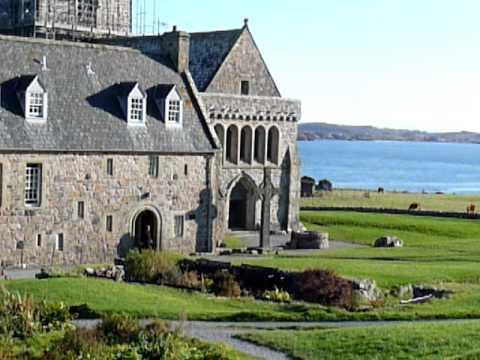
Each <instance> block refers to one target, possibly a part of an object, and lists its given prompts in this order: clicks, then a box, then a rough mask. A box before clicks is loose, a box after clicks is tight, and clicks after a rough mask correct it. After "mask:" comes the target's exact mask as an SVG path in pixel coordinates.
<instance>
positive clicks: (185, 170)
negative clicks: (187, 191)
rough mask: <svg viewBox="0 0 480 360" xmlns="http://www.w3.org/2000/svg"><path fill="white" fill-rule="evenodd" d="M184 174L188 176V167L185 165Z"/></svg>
mask: <svg viewBox="0 0 480 360" xmlns="http://www.w3.org/2000/svg"><path fill="white" fill-rule="evenodd" d="M183 173H184V174H185V176H188V165H187V164H185V167H184V168H183Z"/></svg>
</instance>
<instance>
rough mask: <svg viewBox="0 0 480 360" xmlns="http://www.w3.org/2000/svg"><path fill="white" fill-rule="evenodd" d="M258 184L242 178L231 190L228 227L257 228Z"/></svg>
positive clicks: (238, 228) (235, 228)
mask: <svg viewBox="0 0 480 360" xmlns="http://www.w3.org/2000/svg"><path fill="white" fill-rule="evenodd" d="M256 202H257V192H256V185H255V184H252V183H251V182H250V181H248V180H247V179H246V178H241V179H240V180H239V181H238V182H237V183H236V184H235V186H234V187H233V188H232V191H231V192H230V199H229V212H228V228H229V229H230V230H235V231H244V230H255V229H256V224H255V213H256Z"/></svg>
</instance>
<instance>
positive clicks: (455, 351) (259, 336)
mask: <svg viewBox="0 0 480 360" xmlns="http://www.w3.org/2000/svg"><path fill="white" fill-rule="evenodd" d="M242 338H244V339H247V340H249V341H252V342H255V343H258V344H262V345H266V346H269V347H272V348H275V349H280V350H282V351H285V352H287V353H288V354H290V355H291V356H292V357H294V358H296V359H304V360H310V359H312V360H313V359H345V360H347V359H369V360H370V359H420V358H421V359H445V358H452V359H454V358H455V359H456V358H458V359H460V358H461V359H466V358H472V359H478V358H480V323H479V322H475V323H452V324H421V325H395V326H379V327H373V328H364V329H338V330H337V329H334V330H308V331H270V332H260V333H255V334H250V335H246V336H242Z"/></svg>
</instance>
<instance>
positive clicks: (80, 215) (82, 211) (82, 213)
mask: <svg viewBox="0 0 480 360" xmlns="http://www.w3.org/2000/svg"><path fill="white" fill-rule="evenodd" d="M77 213H78V218H79V219H84V218H85V203H84V202H83V201H79V202H78V209H77Z"/></svg>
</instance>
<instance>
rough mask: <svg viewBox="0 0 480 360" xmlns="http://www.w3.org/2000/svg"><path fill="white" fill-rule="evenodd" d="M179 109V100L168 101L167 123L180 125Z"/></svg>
mask: <svg viewBox="0 0 480 360" xmlns="http://www.w3.org/2000/svg"><path fill="white" fill-rule="evenodd" d="M180 107H181V102H180V101H179V100H170V101H169V102H168V122H170V123H174V124H180Z"/></svg>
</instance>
